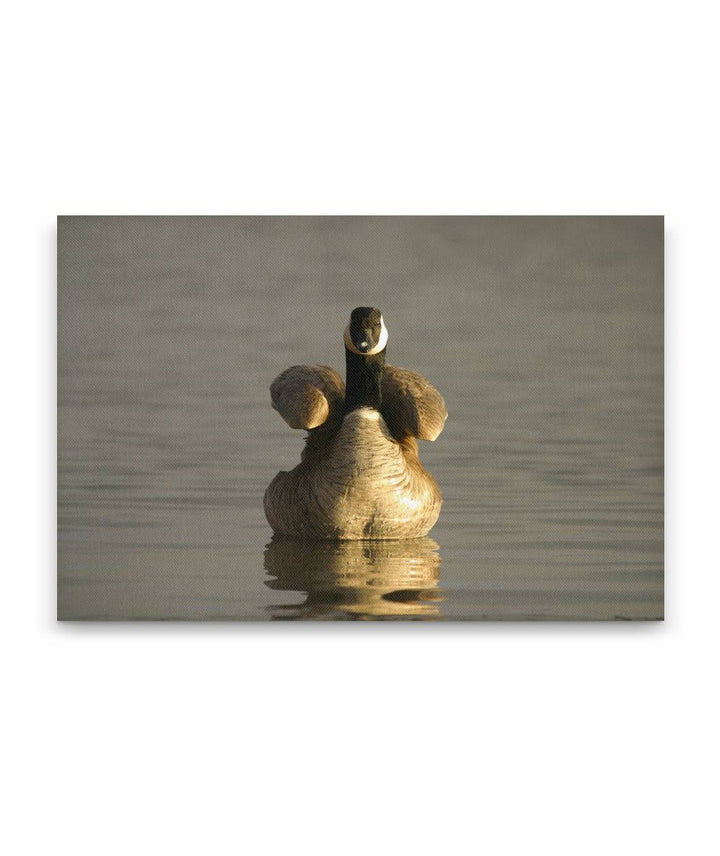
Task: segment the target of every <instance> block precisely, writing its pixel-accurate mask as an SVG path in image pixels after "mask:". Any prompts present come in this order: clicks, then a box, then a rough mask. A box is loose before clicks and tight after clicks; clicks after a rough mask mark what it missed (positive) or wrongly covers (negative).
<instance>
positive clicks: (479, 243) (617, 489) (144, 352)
mask: <svg viewBox="0 0 720 856" xmlns="http://www.w3.org/2000/svg"><path fill="white" fill-rule="evenodd" d="M662 265H663V226H662V220H661V218H652V217H650V218H555V217H553V218H205V217H199V218H184V217H181V218H172V217H171V218H163V217H161V218H107V217H86V218H85V217H64V218H60V220H59V227H58V268H59V280H58V313H59V323H58V327H59V331H58V374H59V377H58V434H59V436H58V456H59V458H58V615H59V617H60V618H83V619H105V618H107V619H127V618H135V619H158V618H163V619H165V618H184V619H205V618H207V619H253V620H256V619H308V618H309V619H338V618H343V619H362V618H370V619H380V618H382V619H387V618H389V619H393V618H401V619H429V620H439V619H481V618H488V619H523V618H532V619H586V618H588V619H622V618H625V619H627V618H643V619H648V618H659V617H662V614H663V593H662V592H663V564H662V561H663V530H662V522H663V504H662V479H663V398H662V391H663V364H662V353H663V351H662V347H663V342H662V327H663V315H662V312H663V302H662V298H663V294H662V291H663V267H662ZM357 305H376V306H379V307H380V308H381V310H382V311H383V313H384V317H385V320H386V323H387V326H388V329H389V332H390V342H389V346H388V361H389V362H391V363H394V364H396V365H401V366H405V367H407V368H412V369H414V370H416V371H420V372H422V373H423V374H425V375H426V376H427V377H428V378H430V379H431V380H432V382H433V383H434V384H435V385H436V386H437V387H438V388H439V389H440V391H441V392H442V393H443V395H444V397H445V400H446V402H447V405H448V410H449V412H450V418H449V420H448V422H447V425H446V428H445V431H444V432H443V434H442V435H441V436H440V437H439V438H438V440H437V441H436V442H435V443H421V444H420V446H421V459H422V461H423V463H424V465H425V466H426V467H427V468H428V469H429V470H430V471H431V472H432V473H433V475H434V476H435V477H436V478H437V480H438V481H439V483H440V485H441V487H442V489H443V493H444V497H445V502H444V506H443V510H442V513H441V516H440V519H439V521H438V523H437V525H436V526H435V528H434V529H433V530H432V532H431V533H430V537H428V538H426V539H418V540H416V541H410V542H395V543H377V542H375V543H370V542H364V543H356V544H341V543H335V544H332V543H320V544H304V543H298V542H294V541H288V540H287V539H278V538H274V539H273V538H272V537H271V536H272V533H271V531H270V529H269V527H268V525H267V523H266V521H265V518H264V515H263V511H262V496H263V492H264V490H265V487H266V486H267V484H268V483H269V482H270V480H271V479H272V478H273V476H274V475H275V473H276V472H277V471H278V470H280V469H290V468H291V467H293V466H294V465H295V464H296V463H297V462H298V461H299V456H300V451H301V448H302V445H303V439H302V437H303V434H302V432H299V431H292V430H291V429H290V428H288V427H287V426H286V425H285V423H284V422H283V421H282V420H281V419H280V417H279V416H278V414H277V413H275V412H274V411H273V410H272V409H271V407H270V401H269V393H268V387H269V385H270V382H271V381H272V379H273V377H275V375H277V374H278V373H279V372H280V371H281V370H282V369H284V368H286V367H287V366H289V365H293V364H296V363H304V362H306V363H324V364H327V365H332V366H334V367H335V368H337V369H338V370H339V371H341V372H344V355H343V346H342V331H343V329H344V326H345V324H346V323H347V318H348V316H349V312H350V310H351V309H352V308H353V307H355V306H357Z"/></svg>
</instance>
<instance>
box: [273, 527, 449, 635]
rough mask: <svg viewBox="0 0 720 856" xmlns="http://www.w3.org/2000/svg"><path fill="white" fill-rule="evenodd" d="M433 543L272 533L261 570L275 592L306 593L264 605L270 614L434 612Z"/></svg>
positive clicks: (411, 615) (437, 597)
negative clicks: (313, 538)
mask: <svg viewBox="0 0 720 856" xmlns="http://www.w3.org/2000/svg"><path fill="white" fill-rule="evenodd" d="M438 550H439V546H438V544H437V542H436V541H433V539H432V538H428V537H425V538H413V539H412V540H407V541H302V540H298V539H294V538H287V537H284V536H281V535H275V536H273V539H272V541H271V542H270V543H269V544H268V545H267V547H266V549H265V570H266V571H267V572H268V573H269V574H270V575H271V576H272V577H274V579H271V580H267V581H266V583H265V584H266V585H267V586H268V587H269V588H271V589H275V590H278V591H293V592H306V593H307V598H306V599H305V601H304V602H303V603H301V604H297V605H274V606H271V607H269V610H270V613H271V615H272V617H273V618H276V619H297V618H304V619H315V620H320V619H393V618H396V619H397V618H401V619H402V618H404V619H432V618H434V617H438V614H439V605H438V604H439V601H441V600H442V595H441V593H440V589H439V588H438V578H439V572H440V562H441V559H440V555H439V553H438Z"/></svg>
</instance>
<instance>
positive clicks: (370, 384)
mask: <svg viewBox="0 0 720 856" xmlns="http://www.w3.org/2000/svg"><path fill="white" fill-rule="evenodd" d="M345 369H346V376H345V412H346V413H349V412H350V411H351V410H357V408H358V407H374V408H375V410H380V404H381V403H382V398H381V395H380V385H381V383H382V376H383V371H384V369H385V349H383V350H382V351H380V353H379V354H371V355H369V356H365V355H363V354H354V353H353V352H352V351H349V350H348V349H347V348H345Z"/></svg>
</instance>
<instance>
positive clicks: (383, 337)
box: [368, 315, 388, 354]
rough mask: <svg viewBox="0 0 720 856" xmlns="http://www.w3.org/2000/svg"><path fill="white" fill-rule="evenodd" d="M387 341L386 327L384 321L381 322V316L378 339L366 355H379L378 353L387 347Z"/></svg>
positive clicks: (381, 318)
mask: <svg viewBox="0 0 720 856" xmlns="http://www.w3.org/2000/svg"><path fill="white" fill-rule="evenodd" d="M387 340H388V332H387V327H386V326H385V321H384V320H383V317H382V315H381V316H380V338H379V339H378V343H377V345H375V347H374V348H373V349H372V351H368V354H379V353H380V351H382V350H383V348H384V347H385V346H386V345H387Z"/></svg>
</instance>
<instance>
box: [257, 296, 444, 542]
mask: <svg viewBox="0 0 720 856" xmlns="http://www.w3.org/2000/svg"><path fill="white" fill-rule="evenodd" d="M343 340H344V344H345V367H346V381H345V383H344V384H343V382H342V378H341V377H340V375H339V374H338V373H337V372H336V371H335V370H334V369H332V368H330V367H329V366H322V365H321V366H306V365H298V366H292V367H291V368H289V369H286V370H285V371H284V372H282V373H281V374H280V375H278V377H276V378H275V380H274V381H273V382H272V384H271V386H270V397H271V401H272V406H273V408H274V409H275V410H277V411H278V413H279V414H280V416H282V418H283V419H284V420H285V422H286V423H287V424H288V425H289V426H290V427H291V428H301V429H305V430H307V431H308V435H307V439H306V443H305V448H304V449H303V452H302V455H301V460H300V463H299V464H298V465H297V466H296V467H295V469H293V470H291V471H290V472H284V471H283V472H279V473H278V474H277V475H276V476H275V478H274V479H273V480H272V482H271V483H270V485H269V486H268V488H267V490H266V491H265V498H264V508H265V516H266V517H267V520H268V523H269V524H270V526H271V528H272V529H273V531H274V532H276V533H278V534H281V535H289V536H292V537H296V538H306V539H338V540H345V539H347V540H360V539H398V538H402V539H405V538H419V537H422V536H424V535H426V534H427V533H428V532H429V531H430V529H431V528H432V527H433V525H434V524H435V522H436V520H437V518H438V516H439V514H440V507H441V505H442V494H441V492H440V488H439V486H438V484H437V482H436V481H435V479H434V478H433V477H432V476H431V475H430V473H428V472H427V471H426V470H425V469H423V467H422V465H421V463H420V459H419V456H418V445H417V440H435V439H436V438H437V437H438V435H439V434H440V432H441V431H442V430H443V427H444V425H445V420H446V419H447V409H446V407H445V402H444V401H443V398H442V396H441V395H440V393H439V392H438V391H437V390H436V389H435V387H434V386H433V385H432V384H431V383H430V382H429V381H428V380H426V378H424V377H423V376H422V375H420V374H418V373H417V372H413V371H409V370H408V369H402V368H398V367H396V366H391V365H388V364H386V362H385V356H386V351H387V343H388V330H387V327H386V325H385V321H384V319H383V316H382V313H381V312H380V310H379V309H376V308H375V307H369V306H359V307H357V308H356V309H353V311H352V313H351V314H350V323H349V324H348V325H347V327H346V328H345V332H344V335H343Z"/></svg>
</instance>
